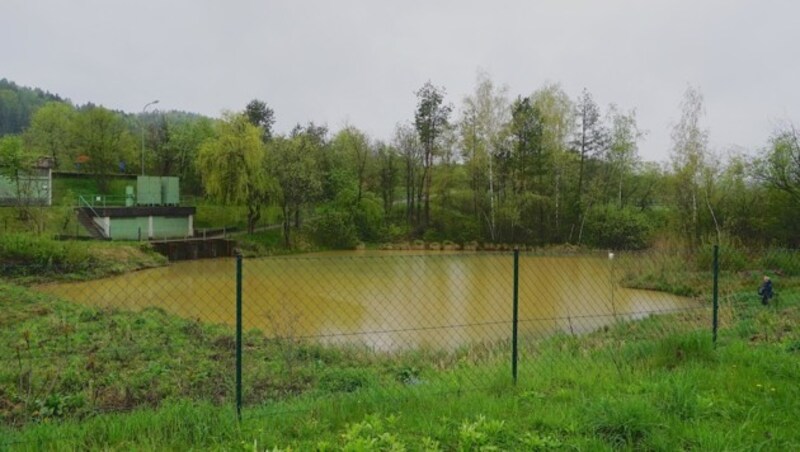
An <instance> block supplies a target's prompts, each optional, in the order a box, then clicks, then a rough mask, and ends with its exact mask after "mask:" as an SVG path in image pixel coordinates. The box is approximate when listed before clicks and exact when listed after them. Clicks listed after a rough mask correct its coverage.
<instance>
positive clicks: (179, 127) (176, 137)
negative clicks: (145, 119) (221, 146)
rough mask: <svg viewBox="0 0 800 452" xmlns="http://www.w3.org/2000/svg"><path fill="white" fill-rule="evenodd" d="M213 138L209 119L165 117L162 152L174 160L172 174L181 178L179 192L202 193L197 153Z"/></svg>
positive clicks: (189, 116) (212, 127)
mask: <svg viewBox="0 0 800 452" xmlns="http://www.w3.org/2000/svg"><path fill="white" fill-rule="evenodd" d="M213 136H214V126H213V123H212V122H211V120H210V119H208V118H206V117H202V116H193V115H174V114H173V115H168V116H167V143H166V144H165V146H164V152H166V153H168V154H169V155H171V156H172V158H173V159H174V161H173V166H174V168H173V170H172V174H174V175H177V176H179V177H180V178H181V191H183V192H189V193H194V194H200V193H202V183H201V181H200V176H199V174H198V171H197V165H196V162H197V153H198V150H199V149H200V146H201V145H202V144H203V142H204V141H205V140H207V139H209V138H211V137H213Z"/></svg>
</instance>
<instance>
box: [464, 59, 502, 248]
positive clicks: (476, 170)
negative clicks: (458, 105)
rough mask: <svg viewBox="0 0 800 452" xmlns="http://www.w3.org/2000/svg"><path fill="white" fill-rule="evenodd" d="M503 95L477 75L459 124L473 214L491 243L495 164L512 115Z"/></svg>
mask: <svg viewBox="0 0 800 452" xmlns="http://www.w3.org/2000/svg"><path fill="white" fill-rule="evenodd" d="M506 91H507V89H506V88H505V87H499V88H498V87H495V86H494V83H492V81H491V79H490V78H489V76H488V75H486V74H485V73H482V72H480V73H478V77H477V86H476V87H475V92H474V94H472V95H471V96H467V97H466V98H465V99H464V113H463V118H462V120H461V124H460V125H461V142H462V148H463V150H464V153H465V155H464V159H465V165H466V166H467V167H468V172H469V178H470V188H471V189H472V191H473V209H474V214H475V215H476V217H478V218H480V217H481V216H483V217H485V219H486V222H487V225H488V230H489V237H490V239H491V240H492V241H495V240H496V239H497V233H496V221H495V218H496V212H495V211H496V206H495V205H496V204H497V191H496V188H497V187H496V185H497V177H496V169H495V167H496V164H495V161H496V160H497V159H498V157H499V156H500V154H501V150H502V149H504V141H505V132H506V128H507V123H508V121H509V119H510V113H511V111H510V106H509V102H508V99H507V97H506ZM503 188H504V187H503ZM487 190H488V193H487ZM484 193H486V194H487V196H488V201H489V212H488V213H486V212H484V211H483V198H484Z"/></svg>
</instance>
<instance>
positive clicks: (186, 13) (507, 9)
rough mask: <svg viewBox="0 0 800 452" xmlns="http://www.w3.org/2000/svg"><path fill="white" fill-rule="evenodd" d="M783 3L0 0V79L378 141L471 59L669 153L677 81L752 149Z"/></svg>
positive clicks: (773, 109) (788, 72)
mask: <svg viewBox="0 0 800 452" xmlns="http://www.w3.org/2000/svg"><path fill="white" fill-rule="evenodd" d="M799 13H800V2H797V1H780V0H763V1H741V0H726V1H722V0H718V1H703V0H664V1H662V0H657V1H649V0H639V1H633V0H630V1H622V0H619V1H600V0H596V1H590V0H549V1H523V0H494V1H484V2H479V1H455V0H453V1H436V0H428V1H422V0H387V1H383V0H371V1H370V0H337V1H334V0H330V1H325V0H316V1H311V0H260V1H258V0H252V1H245V0H227V1H226V0H175V1H170V0H133V1H128V0H71V1H63V0H0V78H2V77H5V78H8V79H10V80H12V81H14V82H16V83H18V84H21V85H25V86H34V87H40V88H42V89H45V90H48V91H51V92H54V93H57V94H59V95H61V96H64V97H67V98H69V99H71V100H72V101H73V102H75V103H78V104H82V103H85V102H89V101H91V102H94V103H96V104H100V105H104V106H106V107H109V108H113V109H121V110H125V111H129V112H138V111H141V109H142V107H143V106H144V105H145V104H146V103H148V102H149V101H151V100H153V99H159V100H160V103H159V105H158V107H159V108H161V109H168V110H171V109H175V110H185V111H192V112H197V113H202V114H205V115H209V116H219V114H220V112H221V111H222V110H241V109H243V108H244V106H245V105H246V104H247V102H248V101H250V100H251V99H253V98H259V99H261V100H264V101H265V102H267V104H268V105H269V106H270V107H271V108H273V109H274V110H275V114H276V118H277V123H276V129H277V131H278V132H286V131H288V130H290V129H291V127H292V126H293V125H294V124H296V123H298V122H300V123H305V122H307V121H314V122H316V123H318V124H321V123H324V124H327V125H328V126H329V128H330V129H331V130H337V129H339V128H340V127H342V126H343V125H345V124H352V125H355V126H356V127H359V128H361V129H363V130H365V131H366V132H368V133H369V134H370V135H371V136H372V137H374V138H380V139H387V140H388V139H390V138H391V136H392V133H393V130H394V127H395V124H396V123H398V122H400V121H407V120H410V119H412V118H413V112H414V107H415V103H416V98H415V96H414V92H415V91H416V90H417V89H418V88H419V87H421V86H422V84H423V83H425V81H427V80H429V79H430V80H431V81H432V82H433V83H434V84H435V85H438V86H444V87H445V88H446V90H447V100H448V101H450V102H452V103H453V104H454V105H455V106H456V108H457V109H458V108H459V107H460V106H461V102H462V99H463V97H464V96H465V95H467V94H469V93H471V92H472V91H473V88H474V85H475V79H476V72H477V70H478V69H479V68H481V69H483V70H485V71H486V72H487V73H488V74H489V75H490V76H491V78H492V80H493V81H494V82H495V83H496V84H500V85H502V84H505V85H507V86H508V88H509V94H510V95H511V96H512V97H516V96H517V95H520V94H521V95H529V94H531V93H532V92H533V91H535V90H536V89H538V88H540V87H541V86H542V85H543V84H544V83H545V82H547V81H551V82H559V83H561V86H562V88H563V89H564V90H565V91H566V92H567V94H569V95H570V97H572V98H573V99H575V98H576V97H577V96H578V95H579V94H580V91H581V90H582V89H583V88H584V87H586V88H588V89H589V90H590V91H591V92H592V94H593V95H594V98H595V100H596V101H597V102H598V104H600V105H601V107H603V109H604V110H605V107H606V106H607V104H609V103H612V102H613V103H616V104H617V105H619V106H620V107H622V108H623V109H630V108H636V110H637V112H638V119H639V125H640V127H641V128H643V129H646V130H647V131H648V132H649V133H648V136H647V138H646V140H645V141H644V142H643V143H641V146H640V153H641V155H642V156H643V157H644V158H645V159H648V160H658V161H665V160H667V159H668V157H669V148H670V143H671V142H670V127H671V125H672V124H674V123H675V122H677V120H678V118H679V116H680V110H679V103H680V100H681V96H682V94H683V92H684V90H685V88H686V86H687V84H692V85H694V86H696V87H698V88H699V89H700V90H701V92H702V93H703V94H704V96H705V101H706V103H705V106H706V112H707V114H706V116H705V118H704V125H705V126H706V127H707V128H708V129H709V130H710V137H711V144H712V148H713V149H715V150H717V151H720V152H724V151H727V150H728V149H730V148H732V147H734V146H740V147H743V148H745V149H748V150H751V151H754V150H756V149H757V148H760V147H761V146H763V145H764V144H765V142H766V140H767V138H768V136H769V135H770V133H771V132H772V130H773V129H774V127H775V126H776V124H778V123H779V122H781V121H785V120H795V121H800V89H798V87H797V83H798V75H800V71H799V70H798V69H800V60H798V58H797V54H798V52H797V51H796V50H795V49H796V47H797V46H798V45H800V27H799V26H798V23H800V19H799V18H800V14H799Z"/></svg>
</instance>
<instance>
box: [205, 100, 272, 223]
mask: <svg viewBox="0 0 800 452" xmlns="http://www.w3.org/2000/svg"><path fill="white" fill-rule="evenodd" d="M261 138H262V130H261V129H260V128H259V127H256V126H254V125H252V124H251V123H250V122H249V121H248V119H247V117H246V116H245V115H243V114H233V113H226V114H224V115H223V119H222V121H220V122H219V123H217V125H216V136H214V137H213V138H209V139H208V140H206V141H205V142H204V143H203V145H202V146H201V147H200V150H199V152H198V155H197V169H198V171H199V173H200V177H201V178H202V180H203V186H204V187H205V191H206V194H208V196H209V197H211V198H212V199H214V200H215V201H217V202H221V203H223V204H226V205H231V204H232V205H242V204H244V205H246V206H247V231H248V232H251V233H252V232H253V231H254V229H255V225H256V223H257V222H258V220H259V219H260V218H261V206H262V205H264V204H265V203H266V201H267V199H268V195H269V193H270V186H271V184H270V179H269V177H268V175H267V160H266V156H267V154H266V151H265V148H264V144H263V143H262V141H261Z"/></svg>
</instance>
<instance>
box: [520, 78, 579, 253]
mask: <svg viewBox="0 0 800 452" xmlns="http://www.w3.org/2000/svg"><path fill="white" fill-rule="evenodd" d="M531 99H532V102H533V106H534V108H535V111H536V112H538V115H539V119H540V121H541V128H542V129H541V132H542V134H541V152H542V155H541V158H540V163H541V164H542V165H543V166H544V167H545V171H546V173H545V177H543V178H542V179H543V181H544V183H545V187H543V192H542V193H539V195H540V196H544V197H546V199H547V201H548V204H549V205H550V206H551V207H550V212H549V214H550V216H549V219H548V222H549V223H550V224H551V226H550V227H547V226H548V225H544V224H543V225H542V229H543V230H544V231H545V233H547V231H548V229H549V230H550V231H549V234H548V235H549V240H556V241H560V240H563V239H564V238H565V235H564V231H562V223H563V216H564V215H563V212H562V211H563V210H564V207H565V206H564V204H565V202H564V198H565V196H564V192H565V189H564V186H565V185H566V181H567V180H569V174H568V171H569V169H570V168H572V167H574V165H573V163H574V156H573V155H570V154H568V153H567V149H568V143H567V138H568V137H569V136H570V135H571V131H572V126H573V124H574V122H573V120H572V118H573V116H572V113H573V111H574V110H573V106H572V102H571V101H570V99H569V96H567V95H566V93H564V91H563V90H562V89H561V87H560V86H559V85H557V84H548V85H545V86H544V87H542V88H540V89H539V90H537V91H536V92H535V93H533V95H532V96H531Z"/></svg>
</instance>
